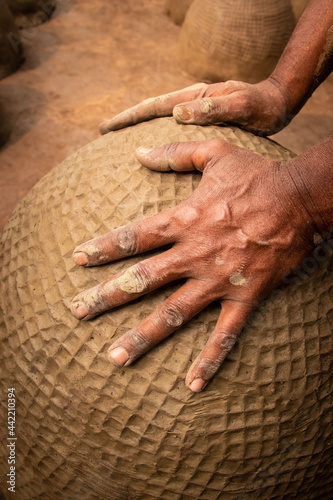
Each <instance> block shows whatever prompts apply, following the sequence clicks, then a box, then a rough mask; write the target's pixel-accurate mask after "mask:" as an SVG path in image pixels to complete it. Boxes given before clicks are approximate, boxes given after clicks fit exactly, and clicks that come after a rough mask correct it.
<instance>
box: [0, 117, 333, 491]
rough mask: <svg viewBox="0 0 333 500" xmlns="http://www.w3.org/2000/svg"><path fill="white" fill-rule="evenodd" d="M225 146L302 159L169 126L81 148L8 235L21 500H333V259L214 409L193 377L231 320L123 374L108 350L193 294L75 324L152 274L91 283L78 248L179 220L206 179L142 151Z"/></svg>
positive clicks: (178, 336)
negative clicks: (159, 164)
mask: <svg viewBox="0 0 333 500" xmlns="http://www.w3.org/2000/svg"><path fill="white" fill-rule="evenodd" d="M212 137H221V138H225V139H227V140H229V141H231V142H232V143H234V144H237V145H240V146H242V147H245V148H248V149H250V150H252V151H255V152H257V153H258V154H263V155H265V156H269V157H273V158H277V159H280V160H281V159H287V158H289V157H290V156H291V154H290V153H289V152H288V151H286V150H284V149H283V148H281V147H280V146H278V145H276V143H274V142H272V141H269V140H267V139H264V138H259V137H255V136H253V135H252V134H249V133H246V132H243V131H241V130H239V129H237V128H235V127H232V128H228V127H216V126H214V127H213V126H211V127H197V126H190V125H185V126H183V125H179V124H176V123H175V122H174V121H173V119H172V118H161V119H158V120H153V121H151V122H147V123H142V124H140V125H136V126H135V127H129V128H127V129H124V130H121V131H117V132H112V133H111V134H108V135H105V136H103V137H101V138H99V139H97V140H96V141H95V142H93V143H90V144H88V145H87V146H85V147H84V148H82V149H80V150H79V151H78V152H77V153H75V154H74V155H72V156H70V157H69V158H67V159H66V160H65V161H64V162H63V163H61V164H60V165H59V166H58V167H56V168H55V169H53V170H52V171H51V172H50V173H49V174H47V175H46V176H45V177H44V178H43V179H42V180H41V181H40V182H39V183H38V184H37V185H36V186H35V187H34V188H33V189H32V191H31V192H30V194H29V195H28V196H27V197H26V198H25V199H24V201H23V202H22V203H21V204H20V205H19V206H18V207H17V209H16V210H15V212H14V214H13V216H12V218H11V220H10V221H9V223H8V225H7V227H6V229H5V231H4V234H3V238H2V243H1V255H0V332H1V343H2V349H1V351H0V366H1V368H2V374H1V379H0V384H1V391H2V392H1V393H2V401H3V404H2V405H1V406H0V415H1V421H2V422H7V407H6V394H7V390H8V388H12V387H13V388H15V395H16V408H17V413H16V423H15V436H16V437H17V445H16V446H17V458H16V485H17V489H16V495H17V498H19V499H20V500H31V499H32V498H33V499H34V500H45V499H47V500H55V499H59V498H61V499H62V500H88V499H89V500H95V499H96V500H97V499H98V500H100V499H103V500H128V499H144V500H156V499H162V500H171V499H194V500H197V499H199V498H203V499H206V500H216V499H223V500H225V499H226V500H236V499H238V500H240V499H256V498H258V497H259V496H260V499H263V500H272V499H282V498H300V499H301V498H306V499H307V500H314V499H318V498H320V499H329V498H332V494H333V481H332V446H331V443H332V438H333V432H332V421H333V419H332V404H331V397H332V387H331V382H332V369H330V368H331V367H330V362H331V360H332V352H333V348H332V332H331V327H332V323H333V314H332V299H331V289H332V283H333V261H332V260H331V259H330V258H328V256H330V255H331V253H332V252H327V254H325V252H324V249H321V253H318V255H317V257H316V259H317V260H316V261H315V262H317V269H316V268H315V267H313V266H312V267H311V272H310V265H309V266H307V267H305V268H304V269H309V273H310V274H311V276H310V277H308V278H307V279H305V278H304V275H305V274H306V272H305V270H304V269H302V273H303V280H299V281H298V282H296V283H294V284H293V285H292V286H290V287H288V288H285V289H283V290H280V291H279V292H278V293H275V294H274V296H272V297H271V298H270V300H268V301H267V302H266V303H265V304H263V305H262V307H260V309H259V311H258V312H257V314H255V315H254V316H253V317H252V318H251V320H250V321H249V324H248V325H247V327H246V328H245V331H244V334H243V335H242V336H241V338H240V340H239V342H238V344H237V345H236V347H235V348H234V350H233V351H232V352H231V353H230V355H229V356H228V358H227V360H226V361H225V362H224V363H223V366H222V367H221V369H220V370H219V372H218V374H217V375H216V377H215V378H214V379H213V381H212V382H211V383H210V384H209V385H208V387H207V388H206V390H205V391H204V392H202V393H199V394H193V393H191V392H190V391H188V389H186V388H185V385H184V379H185V374H186V372H187V370H188V368H189V366H190V364H191V360H192V359H194V358H195V357H196V356H197V354H198V353H199V351H200V350H201V348H202V347H203V345H204V344H205V342H206V340H207V337H208V335H209V333H210V332H211V331H212V329H213V327H214V324H215V322H216V319H217V317H218V313H219V308H218V306H217V305H212V306H210V307H208V308H207V309H206V310H205V311H203V312H202V313H200V314H199V315H198V316H197V317H196V318H194V319H193V320H191V321H190V322H189V323H188V324H187V325H184V326H183V327H181V328H180V329H179V330H178V331H177V332H176V333H175V334H174V335H173V336H172V337H170V338H168V339H166V340H165V341H164V342H163V343H162V344H160V345H159V346H157V347H155V348H154V349H152V350H151V351H150V352H149V353H147V354H146V355H145V356H143V357H142V358H141V359H139V360H137V362H136V363H135V364H134V365H133V366H130V367H127V368H124V369H119V368H115V367H113V366H112V365H111V364H110V362H109V361H108V359H107V357H106V351H107V348H108V347H109V346H110V344H111V342H112V341H113V340H114V338H117V337H119V336H120V335H121V334H123V333H124V332H125V331H127V330H128V329H130V328H132V327H133V326H134V325H136V324H137V322H138V321H139V320H140V319H142V318H144V317H145V316H146V315H147V314H149V313H150V312H151V311H152V310H153V309H154V308H155V307H156V306H157V305H158V304H159V303H160V302H161V301H162V300H163V299H164V298H165V297H166V296H168V295H169V294H170V293H172V291H173V290H175V289H176V288H177V286H179V285H177V284H173V285H172V286H171V285H170V286H167V287H164V288H163V289H160V290H158V291H156V292H153V293H151V294H149V295H147V296H146V297H144V298H141V299H139V300H136V301H134V302H132V303H130V304H127V305H125V306H123V307H118V308H117V309H115V310H113V311H112V312H109V313H106V314H104V315H102V316H100V317H98V318H96V319H94V320H92V321H88V322H84V321H78V320H77V319H75V318H74V317H73V316H72V315H71V313H70V312H69V309H68V306H69V303H70V301H71V299H72V298H73V297H74V296H75V295H76V294H77V293H78V292H80V291H82V290H84V289H86V288H87V287H89V286H93V285H95V284H97V283H98V282H100V281H102V280H103V279H105V278H106V277H107V276H109V275H110V274H113V273H116V272H118V271H120V270H121V269H124V268H127V267H128V266H129V265H131V264H134V263H135V262H138V261H139V260H140V259H142V257H140V256H137V257H132V258H129V259H125V260H123V261H119V262H116V263H112V264H110V265H106V266H101V267H96V268H86V269H84V268H80V267H78V266H75V265H74V263H73V261H72V257H71V256H72V251H73V249H74V248H75V246H76V245H78V244H79V243H81V242H84V241H86V240H87V239H89V238H92V237H93V236H98V235H102V234H104V233H106V232H107V231H109V230H111V229H112V228H114V227H115V226H119V225H122V224H125V223H127V222H130V221H134V220H138V219H141V218H142V217H145V216H148V215H152V214H154V213H156V212H158V211H161V210H163V209H166V208H168V207H170V206H174V205H176V204H177V203H179V202H180V201H181V200H183V199H184V198H187V197H188V196H189V195H190V194H191V192H192V191H193V189H194V187H195V186H196V185H197V184H198V182H199V179H200V175H199V174H194V173H193V174H192V173H183V174H178V173H177V174H176V173H167V174H162V173H158V172H152V171H149V170H148V169H145V168H144V167H142V166H140V165H139V163H138V162H137V161H136V160H135V157H134V150H135V148H136V147H138V146H145V147H153V146H157V145H162V144H165V143H167V142H169V141H177V140H181V141H186V140H203V139H207V138H212ZM148 254H149V253H148ZM150 254H151V252H150ZM146 256H147V255H145V257H146ZM314 269H315V271H314ZM111 339H112V340H111ZM2 429H3V432H4V433H5V434H6V433H7V424H6V425H3V426H2ZM5 437H7V434H6V436H5ZM5 437H3V439H1V440H0V470H1V471H7V470H8V463H7V458H8V448H7V447H6V444H7V440H6V439H5ZM5 477H6V476H5V474H2V475H1V486H2V487H3V488H6V479H5Z"/></svg>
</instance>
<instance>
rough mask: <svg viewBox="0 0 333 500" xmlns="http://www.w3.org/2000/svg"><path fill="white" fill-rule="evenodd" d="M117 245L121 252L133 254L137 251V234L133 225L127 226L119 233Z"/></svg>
mask: <svg viewBox="0 0 333 500" xmlns="http://www.w3.org/2000/svg"><path fill="white" fill-rule="evenodd" d="M117 245H118V248H119V250H120V251H121V253H123V254H125V255H133V254H135V253H136V252H137V234H136V231H135V230H134V228H133V227H130V226H125V227H124V228H122V229H121V230H120V231H119V233H118V234H117Z"/></svg>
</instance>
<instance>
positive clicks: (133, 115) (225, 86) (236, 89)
mask: <svg viewBox="0 0 333 500" xmlns="http://www.w3.org/2000/svg"><path fill="white" fill-rule="evenodd" d="M172 114H173V116H174V118H175V119H176V120H177V122H179V123H191V124H197V125H207V124H217V123H232V124H237V125H238V126H240V127H242V128H244V129H246V130H249V131H251V132H254V133H256V134H260V135H270V134H275V133H276V132H278V131H279V130H281V129H282V128H283V127H285V126H286V125H287V124H288V120H289V121H290V119H291V117H290V116H289V117H288V116H287V106H286V99H285V96H284V93H283V90H282V88H281V86H280V85H279V84H278V82H277V81H275V80H274V79H270V78H268V79H267V80H264V81H263V82H260V83H257V84H254V85H252V84H249V83H244V82H236V81H232V80H230V81H228V82H225V83H214V84H211V85H208V84H206V83H198V84H195V85H192V86H191V87H187V88H185V89H183V90H179V91H176V92H171V93H169V94H165V95H161V96H159V97H153V98H150V99H146V100H145V101H142V102H141V103H140V104H137V105H136V106H133V107H132V108H129V109H127V110H125V111H123V112H122V113H120V114H118V115H117V116H115V117H114V118H111V119H110V120H107V121H105V122H103V123H102V124H101V125H100V132H101V134H106V133H108V132H110V131H113V130H118V129H121V128H124V127H128V126H129V125H134V124H136V123H140V122H142V121H145V120H150V119H152V118H156V117H159V116H171V115H172Z"/></svg>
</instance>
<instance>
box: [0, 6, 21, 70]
mask: <svg viewBox="0 0 333 500" xmlns="http://www.w3.org/2000/svg"><path fill="white" fill-rule="evenodd" d="M21 61H22V46H21V43H20V39H19V35H18V30H17V28H16V26H15V22H14V18H13V16H12V13H11V12H10V10H9V8H8V6H7V4H6V2H5V0H0V80H1V79H2V78H5V77H6V76H8V75H10V74H11V73H13V72H14V71H16V69H17V68H18V67H19V65H20V63H21Z"/></svg>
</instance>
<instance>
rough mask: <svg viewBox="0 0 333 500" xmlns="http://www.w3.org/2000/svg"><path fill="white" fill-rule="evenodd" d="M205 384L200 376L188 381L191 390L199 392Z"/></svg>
mask: <svg viewBox="0 0 333 500" xmlns="http://www.w3.org/2000/svg"><path fill="white" fill-rule="evenodd" d="M206 385H207V381H206V380H204V379H202V378H196V379H195V380H193V382H191V383H190V385H189V389H190V390H191V391H192V392H200V391H202V389H204V387H205V386H206Z"/></svg>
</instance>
